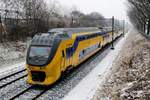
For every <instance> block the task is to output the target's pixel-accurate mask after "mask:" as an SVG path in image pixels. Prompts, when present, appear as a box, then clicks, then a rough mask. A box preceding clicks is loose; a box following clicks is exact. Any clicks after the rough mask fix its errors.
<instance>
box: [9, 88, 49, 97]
mask: <svg viewBox="0 0 150 100" xmlns="http://www.w3.org/2000/svg"><path fill="white" fill-rule="evenodd" d="M49 89H50V87H48V88H43V87H39V86H29V87H28V88H26V89H24V90H22V91H20V92H19V93H18V94H16V95H14V96H12V97H11V98H10V99H9V100H14V99H19V100H21V99H22V97H26V94H30V95H31V96H30V98H29V99H30V100H35V99H37V98H38V97H40V96H41V95H42V94H44V93H45V92H46V91H48V90H49ZM33 91H36V94H35V93H34V92H33ZM32 92H33V93H32ZM31 97H32V98H31ZM26 99H27V97H26Z"/></svg>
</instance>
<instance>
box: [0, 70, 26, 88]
mask: <svg viewBox="0 0 150 100" xmlns="http://www.w3.org/2000/svg"><path fill="white" fill-rule="evenodd" d="M26 76H27V73H26V69H23V70H20V71H17V72H14V73H12V74H9V75H7V76H4V77H2V78H0V89H1V88H3V87H5V86H7V85H10V84H11V83H13V82H15V81H17V80H20V79H22V78H24V77H26Z"/></svg>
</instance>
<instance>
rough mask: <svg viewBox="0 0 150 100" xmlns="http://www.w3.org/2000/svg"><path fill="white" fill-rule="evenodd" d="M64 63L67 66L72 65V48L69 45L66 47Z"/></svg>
mask: <svg viewBox="0 0 150 100" xmlns="http://www.w3.org/2000/svg"><path fill="white" fill-rule="evenodd" d="M66 65H67V66H71V65H72V48H71V47H69V48H67V49H66Z"/></svg>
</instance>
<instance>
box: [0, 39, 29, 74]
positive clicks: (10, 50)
mask: <svg viewBox="0 0 150 100" xmlns="http://www.w3.org/2000/svg"><path fill="white" fill-rule="evenodd" d="M27 44H28V43H27V42H21V41H17V42H5V43H0V75H2V74H4V73H9V72H12V71H14V70H19V69H22V68H23V67H25V57H26V50H27ZM20 67H21V68H20Z"/></svg>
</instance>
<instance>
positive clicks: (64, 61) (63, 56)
mask: <svg viewBox="0 0 150 100" xmlns="http://www.w3.org/2000/svg"><path fill="white" fill-rule="evenodd" d="M65 68H66V54H65V51H64V50H62V59H61V70H63V71H64V70H65Z"/></svg>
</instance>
